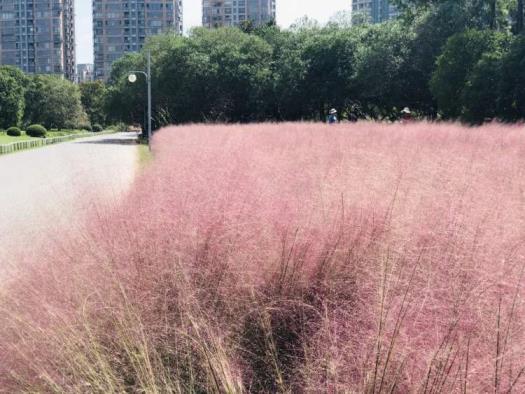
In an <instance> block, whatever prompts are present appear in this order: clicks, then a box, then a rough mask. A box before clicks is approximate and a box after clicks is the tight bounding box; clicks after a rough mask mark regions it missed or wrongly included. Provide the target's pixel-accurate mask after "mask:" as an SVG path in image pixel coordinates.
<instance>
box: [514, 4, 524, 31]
mask: <svg viewBox="0 0 525 394" xmlns="http://www.w3.org/2000/svg"><path fill="white" fill-rule="evenodd" d="M523 12H524V11H523V0H518V5H517V8H516V14H517V15H516V32H517V33H518V34H519V33H521V32H522V31H523Z"/></svg>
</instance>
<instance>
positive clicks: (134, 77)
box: [128, 50, 151, 150]
mask: <svg viewBox="0 0 525 394" xmlns="http://www.w3.org/2000/svg"><path fill="white" fill-rule="evenodd" d="M147 58H148V68H147V70H146V71H130V72H129V75H128V81H129V82H131V83H135V82H137V74H142V75H144V76H145V77H146V82H147V84H148V147H149V149H150V150H151V51H149V50H148V52H147Z"/></svg>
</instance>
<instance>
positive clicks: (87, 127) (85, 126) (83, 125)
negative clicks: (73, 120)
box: [77, 123, 93, 131]
mask: <svg viewBox="0 0 525 394" xmlns="http://www.w3.org/2000/svg"><path fill="white" fill-rule="evenodd" d="M77 129H79V130H85V131H93V128H92V127H91V125H90V124H89V123H81V124H79V125H78V126H77Z"/></svg>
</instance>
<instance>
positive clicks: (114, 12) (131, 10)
mask: <svg viewBox="0 0 525 394" xmlns="http://www.w3.org/2000/svg"><path fill="white" fill-rule="evenodd" d="M170 31H171V32H174V33H176V34H182V0H93V36H94V44H95V47H94V50H95V78H96V79H104V80H105V79H107V78H108V77H109V74H110V72H111V65H112V64H113V62H115V60H117V59H118V58H120V57H121V56H122V55H123V54H125V53H127V52H137V51H140V49H142V46H143V45H144V42H145V41H146V38H147V37H148V36H153V35H156V34H160V33H165V32H170Z"/></svg>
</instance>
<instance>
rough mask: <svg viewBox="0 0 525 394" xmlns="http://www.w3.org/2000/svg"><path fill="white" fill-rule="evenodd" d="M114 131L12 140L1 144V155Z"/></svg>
mask: <svg viewBox="0 0 525 394" xmlns="http://www.w3.org/2000/svg"><path fill="white" fill-rule="evenodd" d="M113 133H115V131H103V132H100V133H93V132H86V133H79V134H71V135H65V136H62V137H53V138H39V139H34V140H25V141H16V142H10V143H8V144H2V145H0V155H4V154H7V153H13V152H18V151H21V150H25V149H31V148H40V147H43V146H46V145H53V144H59V143H61V142H67V141H71V140H75V139H77V138H85V137H94V136H97V135H104V134H113Z"/></svg>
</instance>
